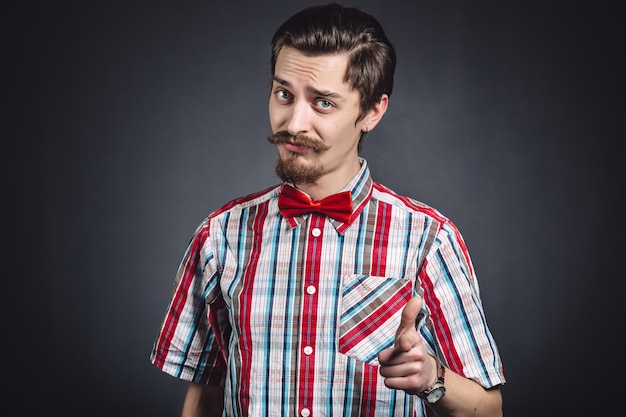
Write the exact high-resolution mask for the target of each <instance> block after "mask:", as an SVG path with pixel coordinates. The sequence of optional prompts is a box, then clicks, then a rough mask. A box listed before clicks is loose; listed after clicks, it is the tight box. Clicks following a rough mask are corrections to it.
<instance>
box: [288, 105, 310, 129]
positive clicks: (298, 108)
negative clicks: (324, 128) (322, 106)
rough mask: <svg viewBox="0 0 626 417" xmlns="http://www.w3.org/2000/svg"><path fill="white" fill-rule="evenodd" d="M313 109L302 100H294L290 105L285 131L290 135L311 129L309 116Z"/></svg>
mask: <svg viewBox="0 0 626 417" xmlns="http://www.w3.org/2000/svg"><path fill="white" fill-rule="evenodd" d="M312 111H313V110H312V109H311V107H310V106H309V105H308V104H307V103H306V102H304V101H300V102H295V103H294V104H293V105H292V106H291V113H290V114H289V119H288V121H287V131H288V132H289V134H291V135H294V136H295V135H297V134H298V133H306V132H308V131H309V130H310V129H311V117H312V114H311V112H312Z"/></svg>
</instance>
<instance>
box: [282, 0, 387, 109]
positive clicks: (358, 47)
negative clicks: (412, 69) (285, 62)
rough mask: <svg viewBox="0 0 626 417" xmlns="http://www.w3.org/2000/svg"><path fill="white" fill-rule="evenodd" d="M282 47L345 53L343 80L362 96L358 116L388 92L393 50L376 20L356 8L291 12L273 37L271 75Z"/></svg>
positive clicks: (329, 7) (327, 7)
mask: <svg viewBox="0 0 626 417" xmlns="http://www.w3.org/2000/svg"><path fill="white" fill-rule="evenodd" d="M285 46H289V47H292V48H295V49H297V50H299V51H300V52H302V53H305V54H307V55H309V54H310V55H323V54H336V53H347V54H348V57H349V59H348V70H347V72H346V78H345V79H346V81H347V82H348V83H349V84H351V85H352V87H353V88H354V89H355V90H357V91H358V92H359V93H360V95H361V112H360V114H359V119H361V118H362V117H364V116H365V114H366V113H367V112H368V111H369V110H371V109H372V108H373V107H374V106H375V105H376V103H377V102H378V101H379V100H380V98H381V97H382V95H383V94H387V96H390V95H391V92H392V90H393V76H394V72H395V68H396V55H395V50H394V48H393V46H392V44H391V42H389V40H388V39H387V36H386V35H385V32H384V31H383V29H382V27H381V25H380V24H379V23H378V21H377V20H376V19H375V18H374V17H372V16H370V15H369V14H367V13H365V12H363V11H361V10H359V9H356V8H350V7H344V6H342V5H339V4H336V3H331V4H328V5H320V6H312V7H309V8H306V9H304V10H302V11H300V12H298V13H296V14H295V15H293V16H292V17H291V18H289V19H288V20H287V21H286V22H285V23H283V24H282V26H280V27H279V28H278V30H277V31H276V33H274V36H273V38H272V58H271V71H272V74H274V71H275V68H276V60H277V58H278V54H279V53H280V51H281V49H282V48H283V47H285Z"/></svg>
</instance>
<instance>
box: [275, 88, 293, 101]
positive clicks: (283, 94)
mask: <svg viewBox="0 0 626 417" xmlns="http://www.w3.org/2000/svg"><path fill="white" fill-rule="evenodd" d="M276 98H278V100H280V101H289V100H291V94H289V93H288V92H287V91H285V90H278V91H277V92H276Z"/></svg>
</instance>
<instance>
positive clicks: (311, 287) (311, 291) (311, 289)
mask: <svg viewBox="0 0 626 417" xmlns="http://www.w3.org/2000/svg"><path fill="white" fill-rule="evenodd" d="M315 291H317V290H316V289H315V285H309V286H308V287H306V292H307V293H309V294H311V295H313V294H315Z"/></svg>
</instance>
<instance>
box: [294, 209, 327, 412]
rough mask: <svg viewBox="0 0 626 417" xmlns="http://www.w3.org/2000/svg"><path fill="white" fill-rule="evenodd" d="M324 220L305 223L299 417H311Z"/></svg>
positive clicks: (316, 217) (313, 217) (314, 217)
mask: <svg viewBox="0 0 626 417" xmlns="http://www.w3.org/2000/svg"><path fill="white" fill-rule="evenodd" d="M325 222H326V217H325V216H323V215H318V214H312V215H311V216H310V219H309V230H308V232H307V233H308V235H307V253H306V259H305V268H304V286H303V289H304V291H303V292H302V298H303V299H302V316H301V320H300V343H299V347H300V368H299V386H300V389H299V398H298V400H299V401H298V404H299V406H298V413H299V415H300V416H301V417H309V416H311V415H313V393H314V389H315V387H314V383H315V358H316V351H315V347H316V340H317V320H318V315H317V308H318V286H319V278H320V277H319V274H320V260H321V254H322V241H323V238H324V223H325Z"/></svg>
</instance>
